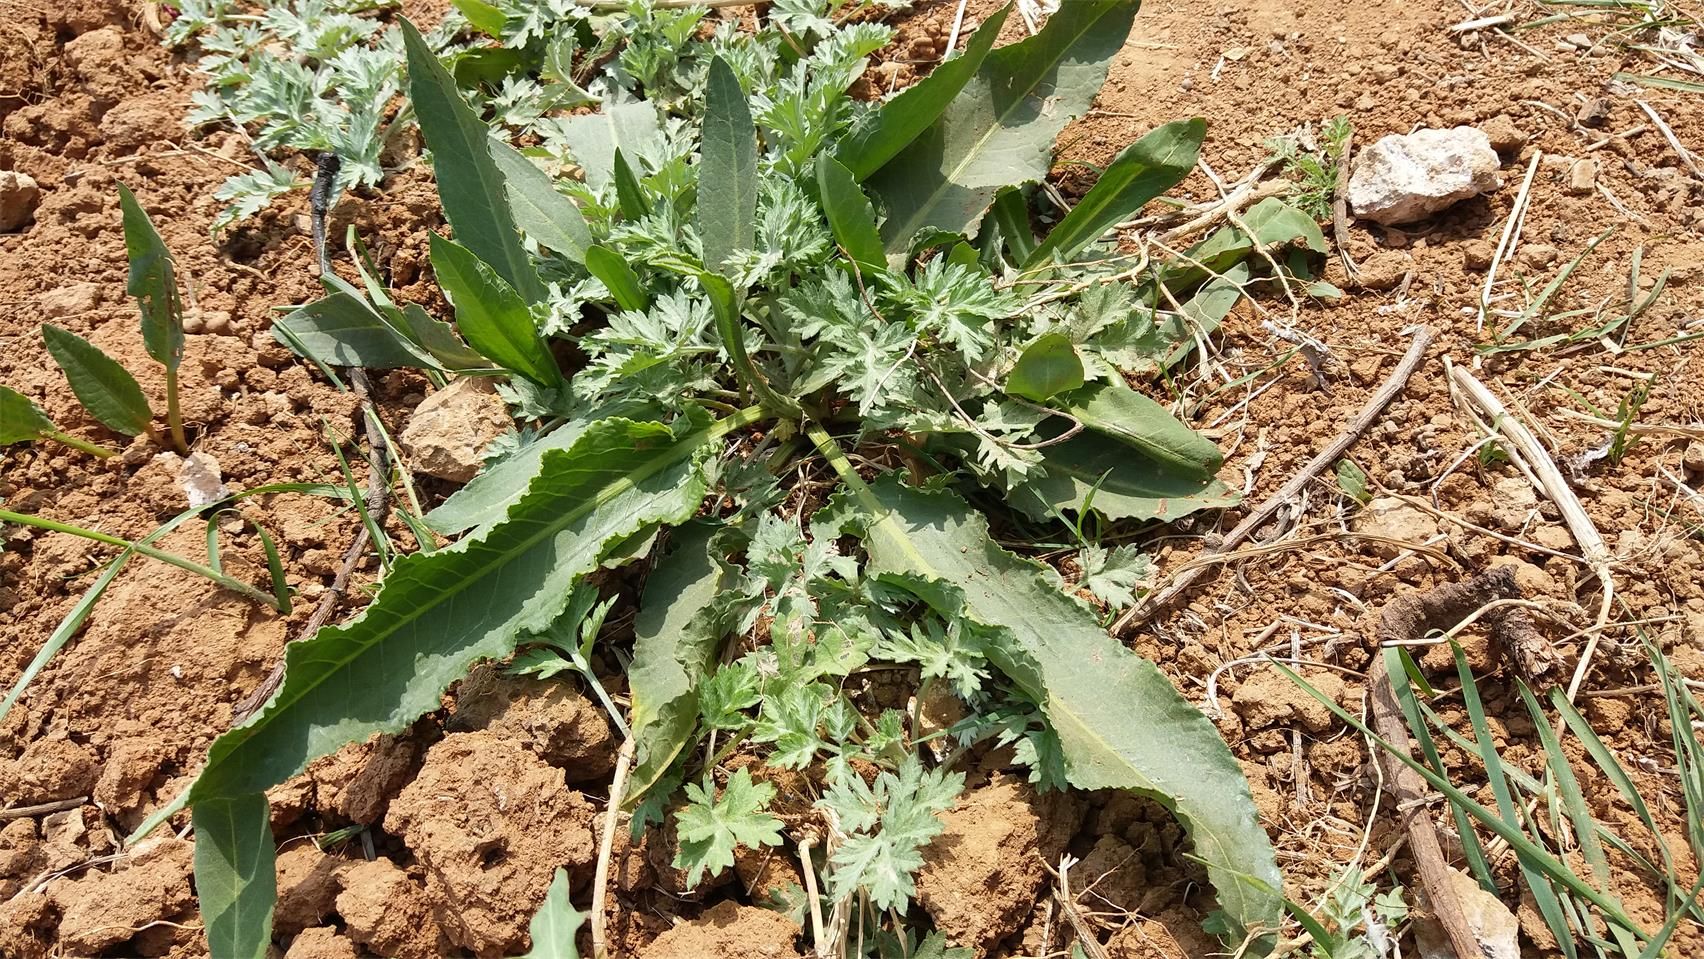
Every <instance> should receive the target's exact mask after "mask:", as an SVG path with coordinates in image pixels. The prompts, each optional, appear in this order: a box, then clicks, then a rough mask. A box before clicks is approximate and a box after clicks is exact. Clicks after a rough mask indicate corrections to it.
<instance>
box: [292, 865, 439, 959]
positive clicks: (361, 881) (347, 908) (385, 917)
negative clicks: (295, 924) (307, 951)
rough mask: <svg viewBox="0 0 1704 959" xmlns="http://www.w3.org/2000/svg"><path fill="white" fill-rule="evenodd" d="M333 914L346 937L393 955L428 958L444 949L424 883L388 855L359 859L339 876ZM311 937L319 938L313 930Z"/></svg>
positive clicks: (394, 957)
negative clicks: (341, 921) (346, 934)
mask: <svg viewBox="0 0 1704 959" xmlns="http://www.w3.org/2000/svg"><path fill="white" fill-rule="evenodd" d="M338 880H339V882H340V883H341V884H342V886H343V891H342V892H339V893H338V894H337V914H338V915H339V916H341V917H342V919H343V922H344V928H345V929H346V930H347V931H348V933H349V938H350V939H353V940H355V942H357V943H359V944H360V945H362V946H365V947H366V948H367V949H368V950H370V951H372V952H374V953H377V954H378V955H381V956H388V957H392V959H433V957H436V956H443V955H446V954H448V953H449V951H450V943H449V940H448V939H447V938H446V937H445V936H444V934H443V931H442V930H441V929H440V928H439V926H438V920H437V915H436V910H434V909H433V907H432V904H431V903H430V902H429V901H428V899H427V897H426V889H425V886H424V885H423V884H422V883H421V882H419V881H418V880H416V879H414V878H412V877H411V876H409V874H408V873H406V872H404V871H403V870H402V869H401V868H399V867H398V866H397V865H396V864H395V863H393V862H391V861H390V860H388V859H375V860H372V861H371V862H358V863H355V864H354V865H352V866H348V867H346V868H344V869H343V871H342V872H341V873H340V874H339V876H338ZM315 938H316V939H317V938H319V937H318V936H317V935H316V936H315Z"/></svg>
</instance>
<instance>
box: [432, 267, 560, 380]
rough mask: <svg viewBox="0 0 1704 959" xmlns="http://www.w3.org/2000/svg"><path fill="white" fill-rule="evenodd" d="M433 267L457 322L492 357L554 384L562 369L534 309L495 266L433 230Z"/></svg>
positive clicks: (531, 377) (471, 343)
mask: <svg viewBox="0 0 1704 959" xmlns="http://www.w3.org/2000/svg"><path fill="white" fill-rule="evenodd" d="M432 272H433V273H435V274H437V277H438V284H439V285H440V286H442V287H443V288H444V296H445V297H447V298H448V299H449V301H450V304H451V305H452V306H454V307H455V308H456V327H457V329H459V330H461V335H462V336H463V337H465V338H466V339H467V342H468V345H469V346H472V347H473V348H474V349H476V350H478V351H479V352H480V353H481V354H483V355H484V356H485V357H486V358H487V359H489V360H490V361H491V362H493V363H496V364H497V365H498V366H501V367H503V368H504V369H506V370H513V371H514V372H516V373H519V374H521V375H522V376H525V377H526V378H527V379H529V380H532V381H533V382H534V383H537V384H539V385H540V386H544V387H553V386H556V385H557V384H559V383H561V382H562V370H561V368H559V367H558V366H557V365H556V358H555V357H554V356H551V355H550V347H549V346H546V345H545V342H544V337H543V336H541V335H539V332H538V325H537V324H535V323H534V322H533V318H532V312H531V311H530V310H528V309H527V304H526V303H525V301H523V300H522V299H521V296H520V294H519V293H517V292H515V289H514V287H512V286H510V285H509V284H508V283H506V282H504V280H503V278H502V277H501V276H498V275H497V271H496V270H494V269H492V267H491V266H490V265H489V264H487V263H485V262H484V261H483V260H481V259H480V258H479V257H478V256H476V255H474V252H473V251H472V250H469V249H468V248H467V247H465V246H462V245H461V244H459V243H457V242H455V241H454V240H447V239H445V238H444V237H442V236H439V235H438V234H436V233H434V234H432Z"/></svg>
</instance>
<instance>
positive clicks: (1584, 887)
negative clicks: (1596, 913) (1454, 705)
mask: <svg viewBox="0 0 1704 959" xmlns="http://www.w3.org/2000/svg"><path fill="white" fill-rule="evenodd" d="M1275 668H1277V669H1278V670H1279V671H1280V672H1282V673H1283V674H1284V675H1286V676H1288V677H1289V678H1290V681H1291V682H1293V683H1295V684H1296V685H1297V686H1299V687H1300V688H1301V689H1302V690H1303V691H1305V692H1306V693H1307V694H1308V695H1309V696H1312V697H1313V698H1314V700H1315V701H1316V702H1318V703H1319V704H1320V705H1321V706H1324V707H1325V708H1326V709H1327V710H1329V711H1330V712H1331V714H1332V715H1334V716H1336V717H1337V718H1338V720H1340V721H1342V722H1344V723H1347V724H1348V725H1349V726H1350V728H1352V729H1354V730H1355V731H1356V732H1358V733H1360V734H1361V735H1363V736H1366V737H1368V738H1369V739H1370V740H1371V741H1372V743H1373V744H1374V745H1376V746H1378V747H1379V748H1380V749H1383V750H1385V751H1387V752H1389V753H1390V754H1391V755H1392V756H1394V757H1395V758H1396V760H1397V761H1398V762H1400V763H1402V764H1403V765H1404V766H1407V767H1408V768H1409V769H1412V770H1414V772H1415V774H1416V775H1418V776H1419V777H1420V778H1421V779H1424V780H1426V783H1427V785H1429V786H1431V787H1432V788H1433V789H1436V790H1437V791H1439V792H1441V793H1443V794H1444V798H1445V799H1447V800H1449V802H1450V803H1451V804H1452V805H1457V806H1460V807H1461V808H1462V809H1463V810H1465V811H1466V812H1467V814H1468V815H1470V816H1472V817H1473V818H1474V819H1475V820H1476V821H1478V822H1479V824H1480V825H1482V826H1484V827H1485V828H1486V829H1487V830H1488V831H1490V832H1491V833H1492V834H1493V835H1496V836H1497V837H1499V838H1500V839H1502V840H1503V841H1504V842H1506V843H1508V844H1509V846H1510V847H1511V848H1513V849H1514V851H1515V853H1516V854H1517V855H1519V856H1521V857H1523V861H1528V860H1530V861H1531V863H1532V864H1533V866H1534V868H1536V869H1537V870H1539V872H1540V873H1541V874H1542V875H1543V876H1548V877H1549V878H1550V879H1552V880H1553V881H1555V882H1556V883H1557V884H1558V885H1561V886H1562V887H1564V888H1566V889H1567V890H1568V891H1569V892H1572V893H1574V894H1575V895H1576V896H1579V897H1580V898H1582V899H1585V900H1586V901H1588V902H1590V903H1591V904H1592V905H1594V906H1596V907H1597V908H1598V909H1599V910H1601V911H1602V912H1603V913H1604V915H1605V916H1606V917H1608V918H1609V919H1611V920H1613V921H1615V922H1618V923H1622V924H1624V925H1626V926H1627V927H1628V928H1629V929H1632V930H1634V933H1635V935H1638V936H1639V938H1641V939H1645V938H1648V937H1647V936H1646V935H1645V934H1644V933H1642V932H1639V931H1638V926H1637V924H1635V923H1634V922H1633V920H1631V919H1629V918H1628V917H1627V915H1626V913H1625V912H1623V911H1622V908H1621V904H1620V903H1618V902H1616V901H1615V900H1613V899H1609V898H1607V897H1605V896H1604V895H1603V894H1602V893H1600V892H1598V891H1597V889H1596V888H1594V887H1593V886H1592V885H1591V883H1588V882H1586V881H1585V880H1583V879H1581V878H1580V877H1578V876H1576V875H1574V873H1573V871H1572V870H1571V869H1569V867H1568V864H1567V863H1564V862H1562V861H1561V860H1559V859H1557V858H1556V857H1555V856H1553V855H1551V854H1550V852H1549V850H1547V849H1545V848H1543V847H1542V846H1539V845H1538V844H1536V843H1534V842H1533V841H1532V840H1531V839H1529V838H1528V837H1527V835H1526V833H1525V832H1523V831H1522V830H1521V828H1520V827H1519V826H1518V825H1510V824H1509V823H1508V822H1507V821H1506V820H1504V819H1503V817H1502V816H1500V815H1499V814H1497V813H1496V812H1494V811H1492V810H1490V809H1487V808H1485V807H1484V806H1482V805H1480V804H1479V803H1477V802H1475V801H1474V800H1473V797H1472V796H1469V795H1468V794H1467V793H1465V792H1463V791H1462V790H1461V789H1459V788H1457V787H1456V786H1454V785H1452V784H1451V783H1450V781H1449V780H1448V779H1445V778H1444V777H1443V776H1440V775H1438V774H1437V773H1436V772H1433V771H1432V769H1431V768H1430V767H1429V766H1427V765H1426V764H1425V763H1422V762H1420V761H1418V760H1416V759H1415V758H1414V757H1413V756H1410V755H1408V751H1407V750H1405V749H1399V748H1398V747H1397V746H1395V745H1393V744H1392V743H1391V742H1390V741H1389V740H1386V739H1385V738H1384V737H1382V736H1380V735H1379V734H1378V733H1376V732H1374V731H1373V730H1372V729H1371V728H1369V727H1368V726H1367V724H1366V723H1363V722H1361V720H1360V719H1359V718H1357V717H1356V716H1354V715H1353V714H1352V713H1350V712H1349V711H1348V710H1345V709H1344V708H1343V707H1342V706H1339V705H1338V704H1337V701H1336V700H1334V699H1332V698H1331V697H1329V696H1327V695H1325V694H1324V693H1322V692H1320V691H1319V690H1318V689H1316V688H1314V686H1313V684H1311V683H1309V682H1308V681H1307V680H1305V679H1303V678H1302V677H1301V676H1300V675H1298V674H1297V673H1296V671H1295V670H1293V669H1290V668H1289V667H1288V666H1285V665H1284V664H1283V663H1276V664H1275ZM1544 888H1545V889H1546V890H1548V889H1549V886H1548V885H1546V886H1545V887H1544ZM1535 891H1536V890H1535ZM1553 898H1554V897H1553Z"/></svg>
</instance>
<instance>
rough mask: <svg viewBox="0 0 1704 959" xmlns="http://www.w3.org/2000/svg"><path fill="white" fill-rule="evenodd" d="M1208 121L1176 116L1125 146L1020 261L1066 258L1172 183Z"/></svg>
mask: <svg viewBox="0 0 1704 959" xmlns="http://www.w3.org/2000/svg"><path fill="white" fill-rule="evenodd" d="M1206 136H1207V121H1205V120H1203V119H1201V118H1200V117H1196V118H1195V119H1193V120H1176V121H1174V122H1172V123H1168V124H1166V125H1164V126H1162V127H1160V128H1158V129H1156V130H1154V131H1152V132H1150V133H1149V134H1148V135H1147V136H1144V137H1143V138H1142V139H1140V140H1137V141H1136V142H1135V143H1132V144H1130V145H1129V146H1128V147H1125V148H1124V151H1123V152H1122V153H1120V154H1119V155H1118V156H1117V158H1115V159H1114V160H1113V161H1112V165H1111V166H1108V167H1107V168H1106V172H1104V173H1102V174H1101V176H1100V179H1099V180H1097V181H1095V185H1094V186H1093V187H1092V188H1091V189H1090V190H1089V192H1088V193H1087V194H1085V195H1084V197H1083V198H1082V199H1081V200H1078V201H1077V205H1076V206H1074V207H1072V208H1071V212H1070V213H1068V214H1066V216H1065V219H1063V220H1060V221H1059V225H1058V226H1055V227H1054V228H1053V232H1051V233H1049V234H1048V235H1047V239H1045V240H1043V241H1042V243H1041V245H1040V246H1038V247H1036V248H1035V252H1033V253H1031V254H1030V255H1029V257H1028V258H1027V259H1025V260H1024V269H1026V270H1027V269H1031V268H1033V267H1036V266H1039V265H1044V264H1046V263H1048V262H1049V261H1050V260H1052V259H1053V258H1054V257H1055V256H1057V257H1059V258H1060V259H1061V260H1065V261H1069V260H1070V259H1071V258H1072V257H1074V256H1076V255H1077V254H1078V253H1079V252H1081V251H1082V249H1083V247H1085V246H1088V245H1089V244H1090V243H1093V242H1094V241H1095V240H1097V239H1099V238H1100V236H1101V234H1103V233H1105V232H1106V231H1107V230H1110V229H1112V226H1113V224H1115V223H1118V222H1119V221H1121V220H1125V219H1128V218H1129V217H1130V216H1131V214H1133V213H1135V212H1136V211H1137V210H1140V209H1141V208H1142V205H1143V204H1145V203H1147V202H1148V201H1149V200H1152V199H1153V198H1154V197H1157V196H1159V195H1160V194H1162V193H1164V192H1166V191H1167V190H1169V189H1171V188H1172V187H1174V186H1176V185H1177V184H1178V183H1179V182H1181V181H1182V180H1183V178H1184V177H1186V176H1188V175H1189V171H1190V170H1193V169H1195V158H1196V156H1197V155H1199V153H1200V152H1201V141H1202V139H1204V138H1205V137H1206Z"/></svg>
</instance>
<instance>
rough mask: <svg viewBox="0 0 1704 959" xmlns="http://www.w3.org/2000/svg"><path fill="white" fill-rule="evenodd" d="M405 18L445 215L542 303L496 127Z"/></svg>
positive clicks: (416, 96) (413, 95) (411, 84)
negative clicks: (496, 146) (497, 152)
mask: <svg viewBox="0 0 1704 959" xmlns="http://www.w3.org/2000/svg"><path fill="white" fill-rule="evenodd" d="M401 19H402V39H403V43H404V45H405V46H407V48H408V97H409V99H410V100H412V101H413V102H414V112H415V114H416V115H417V116H418V117H419V118H420V133H421V135H422V136H424V137H425V139H426V145H427V146H428V147H431V148H432V169H433V172H434V173H436V174H437V177H438V199H439V200H440V201H442V202H443V204H444V217H445V219H447V220H449V221H450V226H451V227H453V228H455V231H456V239H457V240H458V241H459V242H460V243H461V244H462V245H463V246H465V247H467V248H468V249H469V250H472V251H473V252H474V254H475V255H476V256H478V257H479V258H480V259H481V260H484V261H485V262H486V263H488V264H490V265H491V268H492V269H493V270H495V271H496V273H497V275H498V276H500V277H502V278H503V279H504V281H506V282H507V283H508V284H509V285H510V286H511V287H514V289H515V292H517V293H519V294H520V295H521V298H522V299H523V300H525V301H526V302H528V303H537V302H539V301H541V300H543V299H544V283H543V282H542V281H541V280H539V278H538V270H537V268H536V267H534V266H533V261H532V257H530V256H528V255H527V251H526V248H525V247H523V246H522V245H521V234H520V231H519V230H517V229H516V228H515V217H514V214H513V213H512V212H511V211H510V209H509V199H508V195H507V194H506V193H505V192H504V188H503V174H502V173H501V172H500V171H499V170H498V168H497V161H496V160H494V159H492V156H491V147H490V145H489V144H490V142H491V134H490V132H489V131H488V130H487V129H486V126H485V123H484V121H482V120H480V119H479V116H478V115H477V114H475V113H474V112H473V108H472V107H470V106H468V104H467V101H466V100H464V99H462V95H461V91H460V90H459V89H457V87H456V79H455V77H453V76H451V75H450V71H448V70H446V69H444V65H443V64H442V63H440V62H438V58H437V57H435V56H433V55H432V50H431V48H430V47H428V46H427V45H426V41H425V40H424V39H422V38H421V36H420V31H418V30H416V29H415V28H414V24H412V23H410V22H408V19H407V18H406V17H404V18H401Z"/></svg>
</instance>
